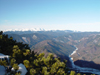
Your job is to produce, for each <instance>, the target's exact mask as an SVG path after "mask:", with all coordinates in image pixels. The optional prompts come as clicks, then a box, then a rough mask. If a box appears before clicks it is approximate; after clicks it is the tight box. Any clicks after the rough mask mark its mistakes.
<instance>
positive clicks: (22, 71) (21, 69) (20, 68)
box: [12, 63, 27, 75]
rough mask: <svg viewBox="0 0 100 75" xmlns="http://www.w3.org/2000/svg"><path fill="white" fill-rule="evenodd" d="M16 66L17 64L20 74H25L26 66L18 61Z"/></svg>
mask: <svg viewBox="0 0 100 75" xmlns="http://www.w3.org/2000/svg"><path fill="white" fill-rule="evenodd" d="M18 66H19V70H18V71H21V75H25V74H26V73H27V69H26V67H25V66H24V65H23V64H22V63H20V64H19V65H18ZM12 70H14V68H12Z"/></svg>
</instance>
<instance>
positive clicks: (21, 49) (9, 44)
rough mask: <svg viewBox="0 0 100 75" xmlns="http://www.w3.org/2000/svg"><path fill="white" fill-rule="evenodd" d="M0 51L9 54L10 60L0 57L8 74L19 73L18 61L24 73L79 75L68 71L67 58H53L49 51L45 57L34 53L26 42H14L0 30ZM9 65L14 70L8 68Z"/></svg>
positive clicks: (42, 54)
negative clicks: (22, 65)
mask: <svg viewBox="0 0 100 75" xmlns="http://www.w3.org/2000/svg"><path fill="white" fill-rule="evenodd" d="M0 53H3V54H8V55H9V59H10V60H8V59H7V58H4V59H0V65H3V66H4V67H7V69H6V70H7V72H6V74H8V75H20V74H21V72H20V71H18V69H19V66H18V64H20V63H23V64H24V66H25V67H26V69H27V71H28V72H27V74H26V75H81V74H80V73H77V74H76V73H75V71H70V72H69V69H68V68H67V65H66V62H67V60H64V61H63V62H61V61H60V58H54V56H53V54H51V53H49V54H48V56H46V57H44V55H45V54H44V53H40V54H37V53H34V51H31V50H30V48H29V47H28V45H27V44H23V43H20V42H16V40H13V38H12V37H10V38H8V35H4V34H3V32H0ZM9 65H10V67H13V68H14V70H11V68H10V69H9ZM84 75H85V74H84Z"/></svg>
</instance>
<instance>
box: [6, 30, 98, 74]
mask: <svg viewBox="0 0 100 75" xmlns="http://www.w3.org/2000/svg"><path fill="white" fill-rule="evenodd" d="M12 33H13V34H12ZM19 33H21V32H19ZM23 33H24V34H18V33H16V32H5V34H8V35H9V37H10V36H12V37H13V39H15V40H17V41H18V42H23V43H24V44H25V43H26V44H29V46H30V48H31V50H33V51H34V52H36V53H42V52H44V53H45V56H47V55H48V53H53V54H54V56H55V57H60V58H61V60H63V59H67V60H68V61H67V65H68V67H71V68H73V70H76V69H77V71H80V72H83V73H95V74H96V73H99V70H100V35H99V34H100V33H99V32H66V31H37V32H31V33H28V32H23ZM25 33H26V34H25ZM27 33H28V34H27ZM69 56H70V57H71V58H70V57H69ZM70 62H71V64H69V63H70ZM73 62H74V63H73ZM73 66H74V67H73ZM96 69H98V70H96Z"/></svg>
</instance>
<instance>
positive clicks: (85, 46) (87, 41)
mask: <svg viewBox="0 0 100 75" xmlns="http://www.w3.org/2000/svg"><path fill="white" fill-rule="evenodd" d="M77 47H78V50H77V52H76V53H75V54H74V55H72V57H73V59H74V61H77V60H84V61H93V62H94V63H96V64H100V35H91V36H89V37H85V38H82V39H81V40H80V43H79V44H78V45H77Z"/></svg>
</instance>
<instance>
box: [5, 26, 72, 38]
mask: <svg viewBox="0 0 100 75" xmlns="http://www.w3.org/2000/svg"><path fill="white" fill-rule="evenodd" d="M73 32H74V31H72V30H44V29H41V28H40V29H19V30H18V29H17V30H16V29H15V30H6V31H4V33H5V34H19V35H22V34H30V33H42V34H46V35H51V36H53V35H56V36H58V35H59V34H60V35H63V34H66V33H73Z"/></svg>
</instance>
